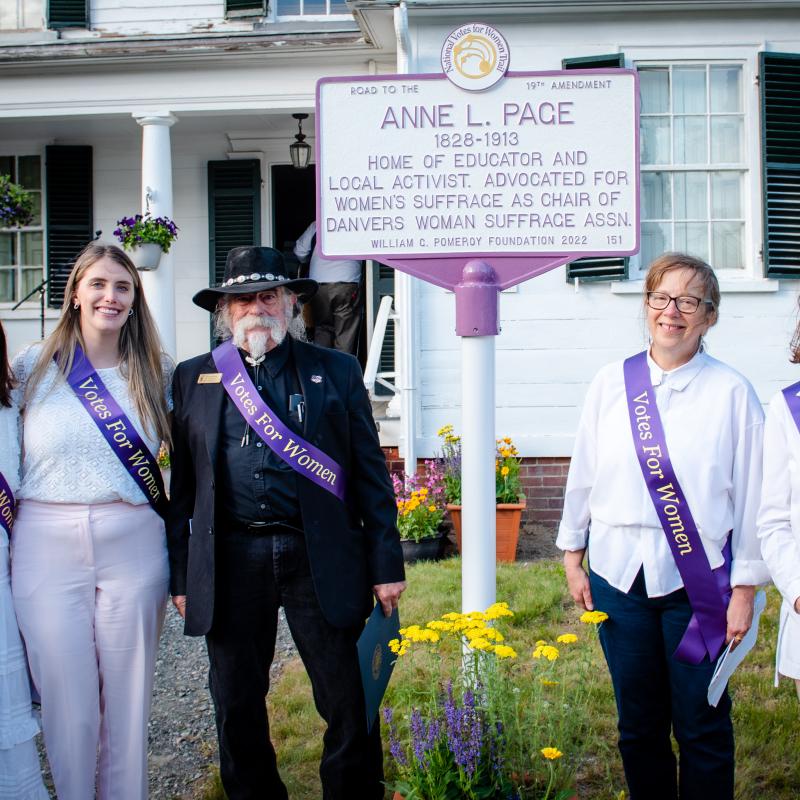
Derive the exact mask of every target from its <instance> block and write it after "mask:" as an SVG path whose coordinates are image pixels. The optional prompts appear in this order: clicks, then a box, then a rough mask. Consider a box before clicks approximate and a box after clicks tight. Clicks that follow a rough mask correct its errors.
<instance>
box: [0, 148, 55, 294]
mask: <svg viewBox="0 0 800 800" xmlns="http://www.w3.org/2000/svg"><path fill="white" fill-rule="evenodd" d="M0 175H10V176H11V180H12V181H14V182H15V183H19V184H20V185H21V186H22V187H23V188H25V189H27V190H28V191H29V192H30V193H31V194H32V195H33V201H34V215H33V219H32V220H31V223H30V225H26V226H25V227H24V228H19V229H17V228H0V303H6V304H11V303H16V302H18V301H19V300H22V298H24V297H25V296H26V295H27V294H28V293H29V292H31V291H33V290H34V289H35V288H36V287H37V286H38V285H39V284H40V283H41V282H42V280H43V279H44V226H43V223H42V159H41V157H40V156H38V155H0ZM35 299H36V298H34V300H35Z"/></svg>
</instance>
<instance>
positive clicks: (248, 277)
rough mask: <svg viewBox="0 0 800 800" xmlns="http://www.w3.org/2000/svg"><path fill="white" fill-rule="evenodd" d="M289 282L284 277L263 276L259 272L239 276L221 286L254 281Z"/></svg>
mask: <svg viewBox="0 0 800 800" xmlns="http://www.w3.org/2000/svg"><path fill="white" fill-rule="evenodd" d="M286 280H289V279H288V278H287V277H286V276H284V275H273V274H272V273H271V272H267V273H265V274H261V273H259V272H251V273H250V274H249V275H237V276H236V277H235V278H228V280H226V281H223V282H222V283H221V284H220V288H222V287H223V286H233V285H234V284H235V283H251V282H253V281H286Z"/></svg>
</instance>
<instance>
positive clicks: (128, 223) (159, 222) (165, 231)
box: [114, 214, 179, 253]
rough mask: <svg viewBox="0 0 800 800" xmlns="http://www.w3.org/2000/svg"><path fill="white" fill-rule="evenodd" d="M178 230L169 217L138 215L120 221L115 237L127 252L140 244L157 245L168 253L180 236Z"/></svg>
mask: <svg viewBox="0 0 800 800" xmlns="http://www.w3.org/2000/svg"><path fill="white" fill-rule="evenodd" d="M178 230H179V229H178V226H177V225H176V224H175V223H174V222H173V221H172V220H171V219H170V218H169V217H155V218H153V217H151V216H150V215H149V214H145V215H144V216H143V215H142V214H136V215H135V216H133V217H123V218H122V219H120V220H118V221H117V228H116V230H115V231H114V236H116V237H117V239H119V240H120V242H122V246H123V247H124V248H125V249H126V250H132V249H133V248H134V247H136V246H138V245H140V244H157V245H159V246H160V247H161V250H162V251H163V252H164V253H167V252H169V248H170V246H171V245H172V242H173V241H175V239H176V238H177V236H178Z"/></svg>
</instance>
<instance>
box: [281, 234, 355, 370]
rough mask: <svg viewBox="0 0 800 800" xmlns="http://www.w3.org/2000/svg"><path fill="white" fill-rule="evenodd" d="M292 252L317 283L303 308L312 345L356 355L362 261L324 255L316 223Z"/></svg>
mask: <svg viewBox="0 0 800 800" xmlns="http://www.w3.org/2000/svg"><path fill="white" fill-rule="evenodd" d="M294 254H295V255H296V256H297V258H298V260H299V261H300V263H301V264H302V265H306V264H307V267H306V268H305V269H306V270H307V272H306V274H307V275H308V277H310V278H311V279H312V280H314V281H316V282H317V283H318V284H319V288H318V290H317V291H316V292H315V293H314V295H313V296H312V297H310V298H309V300H308V304H307V306H306V308H305V312H306V314H305V316H307V317H310V323H311V328H312V329H313V331H314V344H318V345H322V347H333V348H334V349H336V350H341V352H343V353H351V354H352V355H356V353H357V351H358V335H359V331H360V329H361V318H362V315H363V301H362V297H361V268H362V262H361V261H354V260H353V259H328V258H323V257H322V256H321V255H320V251H319V245H318V243H317V223H316V222H312V223H311V224H310V225H309V226H308V227H307V228H306V229H305V231H304V232H303V233H302V235H301V236H300V238H299V239H298V240H297V242H296V244H295V246H294ZM301 270H303V267H301ZM303 271H304V272H305V270H303ZM301 274H303V272H301Z"/></svg>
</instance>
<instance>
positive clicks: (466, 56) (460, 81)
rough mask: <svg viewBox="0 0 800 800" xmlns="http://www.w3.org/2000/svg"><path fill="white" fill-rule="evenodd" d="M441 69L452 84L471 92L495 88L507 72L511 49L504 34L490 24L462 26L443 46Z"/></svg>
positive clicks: (474, 23)
mask: <svg viewBox="0 0 800 800" xmlns="http://www.w3.org/2000/svg"><path fill="white" fill-rule="evenodd" d="M441 62H442V70H443V71H444V74H445V75H446V76H447V77H448V78H449V79H450V81H451V82H452V83H454V84H455V85H456V86H459V87H461V88H462V89H467V90H468V91H470V92H480V91H482V90H483V89H488V88H489V87H490V86H494V85H495V84H496V83H497V82H498V81H499V80H500V78H502V77H503V75H505V74H506V71H507V70H508V62H509V50H508V42H506V40H505V38H504V36H503V34H501V33H500V31H498V30H497V28H493V27H492V26H491V25H484V24H483V23H480V22H470V23H468V24H467V25H460V26H459V27H458V28H456V29H455V30H454V31H453V32H452V33H451V34H450V35H449V36H448V37H447V38H446V39H445V40H444V45H443V46H442V55H441Z"/></svg>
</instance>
